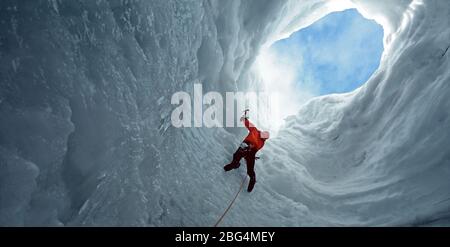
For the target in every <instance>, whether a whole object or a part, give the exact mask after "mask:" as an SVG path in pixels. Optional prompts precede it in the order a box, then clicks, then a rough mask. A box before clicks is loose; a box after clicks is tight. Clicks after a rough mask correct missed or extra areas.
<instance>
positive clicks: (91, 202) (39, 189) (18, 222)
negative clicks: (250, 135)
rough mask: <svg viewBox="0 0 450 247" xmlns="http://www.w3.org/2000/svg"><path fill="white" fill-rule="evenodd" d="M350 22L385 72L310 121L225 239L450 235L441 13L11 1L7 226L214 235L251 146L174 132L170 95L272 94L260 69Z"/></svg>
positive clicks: (399, 5)
mask: <svg viewBox="0 0 450 247" xmlns="http://www.w3.org/2000/svg"><path fill="white" fill-rule="evenodd" d="M348 8H357V9H358V11H359V12H360V13H361V14H362V15H364V16H365V17H366V18H370V19H374V20H375V21H377V22H378V23H379V24H381V25H382V26H383V27H384V31H385V38H384V45H385V51H384V54H383V57H382V61H381V65H380V67H379V69H378V70H377V71H376V72H375V74H374V75H373V76H372V77H371V78H370V79H369V81H368V82H367V83H365V84H364V85H363V86H362V87H360V88H359V89H357V90H355V91H354V92H351V93H347V94H340V95H327V96H321V97H317V98H314V99H312V100H310V101H308V102H306V103H305V104H303V105H302V106H300V107H299V109H298V113H297V114H296V115H294V116H290V117H289V118H288V119H287V120H286V124H285V126H284V127H282V129H280V130H279V133H278V135H277V137H276V138H273V139H271V140H270V141H268V142H267V144H266V147H265V148H264V150H262V151H261V154H260V155H261V159H260V160H258V161H257V163H256V174H257V181H258V182H257V183H256V186H255V189H254V191H253V192H252V193H242V194H240V195H239V198H238V199H237V201H236V203H235V205H234V206H233V208H232V209H231V210H230V211H229V213H228V214H227V216H226V217H225V218H224V220H223V222H222V225H223V226H349V225H350V226H367V225H369V226H386V225H388V226H396V225H450V179H449V177H450V149H449V147H450V131H449V130H450V118H449V115H450V78H449V75H450V63H449V60H450V59H449V57H450V52H447V53H446V49H447V48H448V47H449V46H450V28H449V25H450V5H449V4H448V2H447V1H445V0H430V1H428V0H427V1H425V0H396V1H391V0H305V1H301V2H300V1H297V0H288V1H276V0H233V1H219V0H204V1H197V0H183V1H181V0H180V1H166V0H155V1H144V0H114V1H111V0H110V1H107V0H98V1H91V0H82V1H68V0H67V1H65V0H37V1H17V0H4V1H2V2H1V3H0V30H2V32H0V225H1V226H24V225H25V226H34V225H39V226H41V225H68V226H70V225H95V226H97V225H102V226H104V225H107V226H119V225H120V226H122V225H123V226H132V225H136V226H146V225H147V226H212V225H213V224H214V223H215V222H216V220H217V218H218V217H219V216H220V215H221V213H222V212H223V210H224V209H225V208H226V206H227V205H228V203H229V201H230V200H231V199H232V197H233V196H234V194H235V192H236V191H237V189H238V188H239V184H240V181H241V179H242V176H244V175H245V169H243V168H241V169H239V170H238V171H233V172H230V173H224V172H223V170H222V166H223V165H224V164H226V163H227V162H228V161H229V160H230V159H231V154H232V153H233V152H234V150H235V148H236V147H237V145H238V143H239V142H240V141H241V139H242V138H243V136H244V134H245V131H243V130H236V129H231V130H230V129H221V128H211V129H208V128H181V129H177V128H174V127H172V126H171V124H170V112H171V110H172V109H173V106H172V105H171V104H170V98H171V95H172V94H173V93H175V92H177V91H190V90H192V88H193V85H194V84H195V83H202V84H203V88H204V90H205V91H219V92H226V91H236V90H242V91H246V90H254V89H255V88H262V87H263V86H264V85H263V84H264V83H263V82H262V81H261V78H259V77H258V75H257V74H255V72H254V70H253V69H252V66H253V64H254V62H255V59H256V57H257V56H258V54H259V53H260V52H261V51H263V50H264V49H265V48H266V47H268V46H270V45H271V44H272V43H273V42H275V41H276V40H279V39H281V38H284V37H287V36H288V35H289V34H291V33H293V32H295V31H297V30H298V29H300V28H302V27H306V26H308V25H310V24H312V23H313V22H314V21H316V20H318V19H319V18H321V17H323V16H325V15H326V14H328V13H331V12H334V11H340V10H344V9H348ZM273 83H276V82H273Z"/></svg>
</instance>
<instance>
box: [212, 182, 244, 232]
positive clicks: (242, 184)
mask: <svg viewBox="0 0 450 247" xmlns="http://www.w3.org/2000/svg"><path fill="white" fill-rule="evenodd" d="M245 180H247V176H244V179H242V183H241V187H240V188H239V191H238V192H237V193H236V195H235V196H234V198H233V200H232V201H231V203H230V205H228V207H227V209H225V212H223V214H222V216H220V218H219V219H218V220H217V222H216V224H214V227H217V226H218V225H219V223H220V222H221V221H222V219H223V217H225V215H226V214H227V213H228V210H230V208H231V206H233V203H234V201H236V198H237V197H238V195H239V193H241V191H242V188H244V184H245Z"/></svg>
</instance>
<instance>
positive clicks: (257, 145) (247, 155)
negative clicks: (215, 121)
mask: <svg viewBox="0 0 450 247" xmlns="http://www.w3.org/2000/svg"><path fill="white" fill-rule="evenodd" d="M247 111H248V110H246V111H245V114H244V116H242V117H241V121H244V125H245V127H246V128H247V129H248V130H249V132H250V133H248V135H247V137H246V138H245V139H244V141H243V142H242V143H241V144H240V145H239V148H238V149H237V150H236V152H235V153H234V154H233V161H231V163H230V164H228V165H226V166H224V167H223V169H224V170H225V171H230V170H232V169H236V168H239V166H240V165H241V163H240V162H239V161H240V160H241V159H242V158H244V159H245V161H246V162H247V174H248V176H249V177H250V181H249V183H248V188H247V191H248V192H251V191H252V190H253V187H254V186H255V183H256V175H255V160H256V153H257V152H258V151H259V150H260V149H261V148H262V147H263V146H264V142H265V141H266V140H267V139H269V132H267V131H260V130H258V129H257V128H256V127H255V126H254V125H253V124H252V123H251V122H250V121H249V120H248V117H247Z"/></svg>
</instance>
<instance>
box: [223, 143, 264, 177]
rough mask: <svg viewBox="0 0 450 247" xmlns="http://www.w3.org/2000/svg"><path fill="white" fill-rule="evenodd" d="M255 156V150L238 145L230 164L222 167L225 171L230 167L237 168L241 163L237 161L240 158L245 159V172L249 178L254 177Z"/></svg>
mask: <svg viewBox="0 0 450 247" xmlns="http://www.w3.org/2000/svg"><path fill="white" fill-rule="evenodd" d="M255 156H256V151H254V150H252V149H250V148H248V147H246V148H243V147H239V148H238V149H237V150H236V152H235V153H234V154H233V161H231V163H230V164H228V165H226V166H225V167H224V169H225V171H229V170H232V169H236V168H239V166H240V165H241V164H240V163H239V161H241V159H242V158H244V159H245V161H246V163H247V174H248V176H249V177H250V179H255V159H256V158H255Z"/></svg>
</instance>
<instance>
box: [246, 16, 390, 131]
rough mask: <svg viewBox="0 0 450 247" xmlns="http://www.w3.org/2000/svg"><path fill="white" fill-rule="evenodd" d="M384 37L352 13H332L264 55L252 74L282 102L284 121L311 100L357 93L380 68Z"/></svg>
mask: <svg viewBox="0 0 450 247" xmlns="http://www.w3.org/2000/svg"><path fill="white" fill-rule="evenodd" d="M383 37H384V29H383V26H381V25H380V24H379V23H377V22H375V21H374V20H370V19H366V18H365V17H363V16H362V15H361V14H360V13H359V12H358V11H357V10H356V9H347V10H344V11H340V12H332V13H330V14H328V15H326V16H324V17H323V18H321V19H319V20H317V21H316V22H314V23H312V24H311V25H309V26H307V27H305V28H302V29H300V30H297V31H296V32H293V33H292V34H291V35H290V36H289V37H287V38H284V39H280V40H278V41H276V42H274V43H273V44H271V45H270V46H268V47H267V48H265V49H263V50H262V51H261V52H260V54H259V56H258V57H257V59H256V62H255V67H254V68H255V69H256V73H257V77H258V78H260V80H261V81H262V84H263V86H264V88H265V90H267V91H270V92H276V93H278V94H279V95H281V96H282V97H279V99H278V100H279V103H278V104H279V108H280V109H279V110H278V114H279V116H280V117H281V118H282V119H284V118H286V117H287V116H290V115H294V114H296V113H297V111H298V109H299V107H300V106H301V105H302V104H304V103H305V102H307V101H308V100H309V99H311V98H313V97H317V96H322V95H328V94H335V93H348V92H352V91H354V90H355V89H357V88H359V87H361V86H362V85H363V84H364V83H365V82H367V81H368V80H369V78H370V77H371V76H372V75H373V74H374V72H375V71H376V70H377V69H378V67H379V65H380V61H381V58H382V54H383V51H384V44H383ZM283 122H284V121H283V120H281V121H279V122H278V123H272V124H271V125H273V126H272V127H271V128H272V130H275V131H276V130H277V129H279V127H280V126H281V125H282V124H283Z"/></svg>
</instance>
